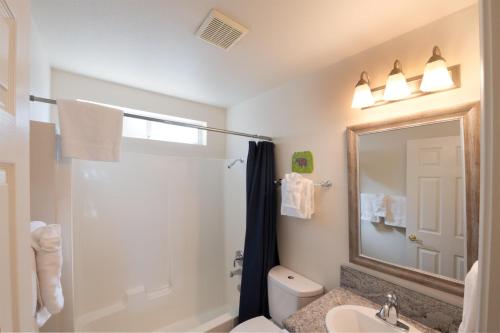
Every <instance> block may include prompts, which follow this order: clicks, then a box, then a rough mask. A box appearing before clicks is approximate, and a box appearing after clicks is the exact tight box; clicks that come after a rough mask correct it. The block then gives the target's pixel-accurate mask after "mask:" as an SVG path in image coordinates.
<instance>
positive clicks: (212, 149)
mask: <svg viewBox="0 0 500 333" xmlns="http://www.w3.org/2000/svg"><path fill="white" fill-rule="evenodd" d="M51 80H52V81H51V95H52V98H55V99H58V98H66V99H84V100H90V101H93V102H100V103H105V104H111V105H116V106H122V107H127V108H132V109H137V110H142V111H148V112H156V113H162V114H167V115H171V116H178V117H184V118H189V119H195V120H201V121H206V122H207V123H208V124H207V125H208V126H209V127H219V128H224V127H225V125H226V110H225V109H223V108H219V107H215V106H211V105H208V104H202V103H197V102H192V101H188V100H184V99H180V98H176V97H172V96H167V95H162V94H157V93H153V92H150V91H146V90H141V89H137V88H131V87H128V86H124V85H120V84H116V83H111V82H107V81H102V80H98V79H94V78H90V77H87V76H82V75H78V74H74V73H69V72H65V71H61V70H58V69H53V70H52V78H51ZM54 115H55V112H53V118H55V117H54ZM225 140H226V136H225V135H222V134H219V133H213V132H209V133H208V134H207V145H206V146H199V145H186V144H182V143H181V144H179V143H170V142H163V141H150V140H147V141H146V142H144V140H141V139H131V140H129V139H125V140H124V141H125V142H127V145H124V146H123V150H124V151H136V152H143V153H151V154H168V155H182V156H186V155H188V156H197V157H215V158H224V157H225V147H226V141H225Z"/></svg>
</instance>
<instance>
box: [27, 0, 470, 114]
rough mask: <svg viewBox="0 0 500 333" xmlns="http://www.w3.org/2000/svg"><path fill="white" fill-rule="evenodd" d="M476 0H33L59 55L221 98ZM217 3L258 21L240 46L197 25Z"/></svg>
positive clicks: (163, 87) (167, 89) (152, 84)
mask: <svg viewBox="0 0 500 333" xmlns="http://www.w3.org/2000/svg"><path fill="white" fill-rule="evenodd" d="M475 2H476V0H439V1H436V0H32V5H33V16H34V21H35V24H36V27H37V29H38V30H39V34H40V37H41V39H42V43H43V44H44V45H45V49H46V51H47V53H48V56H49V59H50V62H51V65H52V66H53V67H57V68H60V69H64V70H68V71H72V72H76V73H80V74H84V75H88V76H92V77H96V78H100V79H104V80H109V81H113V82H118V83H122V84H125V85H129V86H133V87H137V88H142V89H146V90H151V91H155V92H159V93H164V94H168V95H173V96H177V97H181V98H186V99H190V100H195V101H200V102H205V103H209V104H213V105H219V106H230V105H233V104H235V103H238V102H241V101H243V100H245V99H248V98H251V97H253V96H256V95H258V94H260V93H262V92H264V91H266V90H268V89H271V88H273V87H275V86H277V85H279V84H280V83H282V82H285V81H287V80H290V79H293V78H295V77H297V76H299V75H302V74H304V73H307V72H310V71H313V70H317V69H319V68H321V67H324V66H327V65H329V64H331V63H334V62H336V61H339V60H340V59H343V58H345V57H348V56H350V55H353V54H356V53H358V52H360V51H362V50H364V49H367V48H369V47H372V46H375V45H377V44H380V43H382V42H384V41H386V40H389V39H391V38H394V37H396V36H398V35H400V34H403V33H405V32H407V31H410V30H413V29H415V28H417V27H419V26H422V25H425V24H427V23H429V22H432V21H434V20H437V19H439V18H441V17H443V16H446V15H448V14H451V13H453V12H455V11H458V10H460V9H462V8H464V7H467V6H469V5H472V4H474V3H475ZM212 8H216V9H218V10H220V11H221V12H223V13H224V14H226V15H228V16H230V17H231V18H233V19H235V20H236V21H238V22H240V23H242V24H243V25H245V26H246V27H248V28H249V29H250V32H249V33H248V34H247V35H246V36H245V37H244V38H243V39H242V40H241V41H240V42H239V43H238V44H237V45H235V46H234V47H233V48H232V49H230V50H229V51H224V50H222V49H219V48H217V47H214V46H212V45H209V44H206V43H204V42H203V41H201V40H199V39H198V38H196V37H195V35H194V33H195V32H196V30H197V28H198V27H199V25H200V24H201V22H202V21H203V20H204V18H205V17H206V15H207V13H208V12H209V10H210V9H212Z"/></svg>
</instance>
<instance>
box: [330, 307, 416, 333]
mask: <svg viewBox="0 0 500 333" xmlns="http://www.w3.org/2000/svg"><path fill="white" fill-rule="evenodd" d="M376 313H377V310H375V309H372V308H368V307H364V306H359V305H340V306H336V307H334V308H333V309H331V310H330V311H328V313H327V314H326V318H325V321H326V328H327V330H328V332H329V333H340V332H388V333H389V332H395V333H396V332H398V333H401V332H404V331H402V330H401V329H399V328H397V327H393V326H391V325H390V324H388V323H386V322H384V321H383V320H382V319H379V318H377V317H375V314H376ZM400 321H401V322H402V323H404V324H406V325H408V327H410V330H409V331H406V332H410V333H411V332H415V333H417V332H420V331H419V330H417V329H416V328H415V327H414V326H412V325H410V324H408V323H407V322H405V321H403V320H400Z"/></svg>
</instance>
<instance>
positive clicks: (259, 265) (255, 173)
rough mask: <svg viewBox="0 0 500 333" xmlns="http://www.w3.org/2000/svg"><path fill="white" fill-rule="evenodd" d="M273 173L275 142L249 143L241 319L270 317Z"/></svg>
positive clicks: (274, 249) (274, 254) (274, 258)
mask: <svg viewBox="0 0 500 333" xmlns="http://www.w3.org/2000/svg"><path fill="white" fill-rule="evenodd" d="M274 173H275V172H274V144H273V143H272V142H259V143H256V142H253V141H251V142H249V147H248V158H247V177H246V187H247V207H246V211H247V212H246V233H245V248H244V260H243V274H242V278H241V294H240V309H239V321H240V322H243V321H245V320H248V319H251V318H254V317H257V316H262V315H264V316H266V317H268V318H269V304H268V295H267V273H268V272H269V270H270V269H271V268H272V267H274V266H276V265H279V256H278V242H277V235H276V190H275V184H274V180H275V178H274V177H275V174H274Z"/></svg>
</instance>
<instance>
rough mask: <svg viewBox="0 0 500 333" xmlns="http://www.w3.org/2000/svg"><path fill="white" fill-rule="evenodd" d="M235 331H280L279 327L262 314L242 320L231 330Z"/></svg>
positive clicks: (233, 332)
mask: <svg viewBox="0 0 500 333" xmlns="http://www.w3.org/2000/svg"><path fill="white" fill-rule="evenodd" d="M231 332H232V333H236V332H276V333H278V332H281V329H280V328H279V327H278V326H276V325H275V324H274V323H273V322H272V321H270V320H269V319H267V318H266V317H264V316H260V317H255V318H252V319H250V320H247V321H244V322H242V323H241V324H239V325H238V326H236V327H235V328H233V329H232V330H231Z"/></svg>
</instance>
